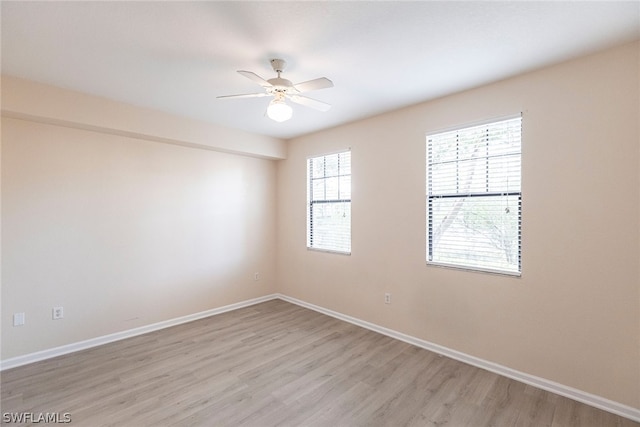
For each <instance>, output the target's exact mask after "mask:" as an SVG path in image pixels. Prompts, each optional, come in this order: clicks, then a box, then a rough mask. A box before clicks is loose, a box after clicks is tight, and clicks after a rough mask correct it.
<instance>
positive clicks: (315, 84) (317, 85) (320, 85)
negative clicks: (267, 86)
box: [293, 77, 333, 92]
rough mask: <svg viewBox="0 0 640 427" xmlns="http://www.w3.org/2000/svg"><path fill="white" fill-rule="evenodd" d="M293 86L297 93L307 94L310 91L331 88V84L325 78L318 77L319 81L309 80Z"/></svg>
mask: <svg viewBox="0 0 640 427" xmlns="http://www.w3.org/2000/svg"><path fill="white" fill-rule="evenodd" d="M293 86H294V87H295V88H296V89H297V90H298V92H309V91H311V90H318V89H326V88H328V87H333V82H332V81H331V80H329V79H328V78H326V77H320V78H319V79H314V80H309V81H306V82H302V83H298V84H295V85H293Z"/></svg>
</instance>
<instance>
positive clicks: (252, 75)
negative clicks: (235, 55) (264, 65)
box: [238, 70, 272, 88]
mask: <svg viewBox="0 0 640 427" xmlns="http://www.w3.org/2000/svg"><path fill="white" fill-rule="evenodd" d="M238 73H240V74H242V75H243V76H245V77H246V78H248V79H250V80H253V81H254V82H256V83H258V84H259V85H260V86H262V87H265V88H266V87H271V86H272V85H271V83H269V82H268V81H266V80H265V79H263V78H262V77H260V76H259V75H257V74H256V73H252V72H251V71H242V70H238Z"/></svg>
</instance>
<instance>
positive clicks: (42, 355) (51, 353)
mask: <svg viewBox="0 0 640 427" xmlns="http://www.w3.org/2000/svg"><path fill="white" fill-rule="evenodd" d="M276 298H278V295H276V294H272V295H266V296H263V297H259V298H253V299H250V300H246V301H241V302H238V303H235V304H229V305H225V306H223V307H218V308H213V309H211V310H206V311H201V312H199V313H194V314H188V315H186V316H182V317H177V318H175V319H169V320H165V321H162V322H158V323H153V324H151V325H146V326H140V327H139V328H134V329H128V330H126V331H122V332H116V333H114V334H109V335H103V336H101V337H96V338H91V339H88V340H85V341H80V342H75V343H72V344H67V345H63V346H60V347H54V348H51V349H48V350H43V351H38V352H35V353H29V354H25V355H24V356H18V357H13V358H10V359H6V360H2V361H0V371H4V370H6V369H11V368H15V367H18V366H22V365H28V364H29V363H34V362H39V361H41V360H45V359H51V358H53V357H57V356H62V355H65V354H69V353H74V352H76V351H80V350H86V349H88V348H91V347H97V346H99V345H103V344H107V343H110V342H114V341H119V340H123V339H126V338H131V337H135V336H137V335H142V334H146V333H148V332H153V331H157V330H160V329H164V328H169V327H171V326H176V325H180V324H182V323H187V322H192V321H194V320H198V319H203V318H205V317H209V316H214V315H216V314H221V313H225V312H227V311H232V310H237V309H239V308H243V307H248V306H250V305H254V304H259V303H261V302H265V301H269V300H272V299H276Z"/></svg>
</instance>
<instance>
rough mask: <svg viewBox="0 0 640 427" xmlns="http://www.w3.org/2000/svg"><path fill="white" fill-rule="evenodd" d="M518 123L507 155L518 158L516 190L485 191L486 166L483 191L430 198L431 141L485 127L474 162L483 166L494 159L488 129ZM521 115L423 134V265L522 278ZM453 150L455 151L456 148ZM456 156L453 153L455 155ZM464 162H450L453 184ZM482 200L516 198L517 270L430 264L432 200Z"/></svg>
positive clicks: (440, 262) (431, 196) (453, 263)
mask: <svg viewBox="0 0 640 427" xmlns="http://www.w3.org/2000/svg"><path fill="white" fill-rule="evenodd" d="M516 119H518V120H519V151H517V152H514V153H510V154H517V155H518V156H519V157H518V164H519V171H518V172H519V186H518V189H517V191H516V190H510V189H509V188H508V185H507V188H506V189H502V190H499V191H489V187H490V184H489V180H490V178H491V177H492V176H494V175H491V174H490V173H489V169H488V167H487V169H486V173H485V180H486V189H487V191H484V192H483V191H468V192H459V191H458V189H456V191H455V192H453V193H448V194H437V195H434V194H433V193H432V183H433V171H432V165H433V164H432V162H431V159H430V154H431V153H430V151H431V150H430V144H431V142H430V141H431V140H432V139H434V138H435V137H438V136H442V135H444V134H448V133H453V132H456V133H457V134H458V138H459V134H460V133H462V132H464V131H470V130H472V129H478V128H481V127H485V128H486V130H485V131H486V134H487V139H486V144H485V146H486V153H487V154H486V155H485V156H479V157H478V159H484V160H486V162H487V164H488V162H489V160H490V159H495V158H497V157H498V156H496V155H489V146H490V144H491V142H492V141H491V140H490V138H489V136H488V135H490V131H489V129H491V128H492V127H493V128H494V129H495V128H497V127H498V126H500V125H502V124H504V123H505V122H507V121H512V120H516ZM522 120H523V118H522V113H520V114H517V115H511V116H506V117H500V118H494V119H490V120H485V121H482V122H476V123H471V124H465V125H460V126H456V127H452V128H448V129H444V130H439V131H435V132H428V133H427V134H426V144H425V147H426V153H425V154H426V155H425V158H426V169H427V170H426V263H427V265H431V266H436V267H448V268H454V269H459V270H466V271H476V272H485V273H494V274H500V275H507V276H515V277H521V276H522ZM456 150H457V148H456ZM456 156H457V154H456ZM466 160H467V161H472V160H473V159H471V158H470V159H466ZM462 161H465V159H460V158H458V157H456V159H455V160H454V161H453V162H455V163H456V173H455V179H456V182H458V180H459V179H460V176H461V173H460V171H459V169H458V167H459V166H458V163H459V162H462ZM439 164H442V162H440V163H439ZM486 197H493V198H500V199H501V200H505V199H506V198H507V197H510V198H515V197H517V214H518V216H517V233H516V239H515V242H516V244H517V270H513V269H506V268H505V269H501V268H494V267H492V266H478V265H476V264H470V263H466V264H465V263H462V262H460V260H458V261H457V262H443V261H440V260H438V261H434V260H433V258H434V248H433V245H434V242H433V240H434V239H433V237H434V236H433V233H434V228H435V225H434V224H433V219H434V216H433V214H434V211H433V210H434V206H433V205H434V201H435V200H444V199H456V198H457V199H467V198H469V199H471V200H474V201H475V200H480V199H482V198H486ZM466 253H473V250H472V249H469V250H468V252H466Z"/></svg>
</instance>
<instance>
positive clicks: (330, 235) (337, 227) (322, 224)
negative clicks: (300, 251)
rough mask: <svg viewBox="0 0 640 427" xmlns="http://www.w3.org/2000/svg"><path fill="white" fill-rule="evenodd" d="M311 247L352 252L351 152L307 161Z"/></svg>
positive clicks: (308, 218)
mask: <svg viewBox="0 0 640 427" xmlns="http://www.w3.org/2000/svg"><path fill="white" fill-rule="evenodd" d="M307 177H308V181H307V189H308V190H307V247H308V248H311V249H320V250H326V251H334V252H341V253H346V254H350V253H351V151H344V152H341V153H335V154H327V155H325V156H319V157H312V158H310V159H308V162H307Z"/></svg>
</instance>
